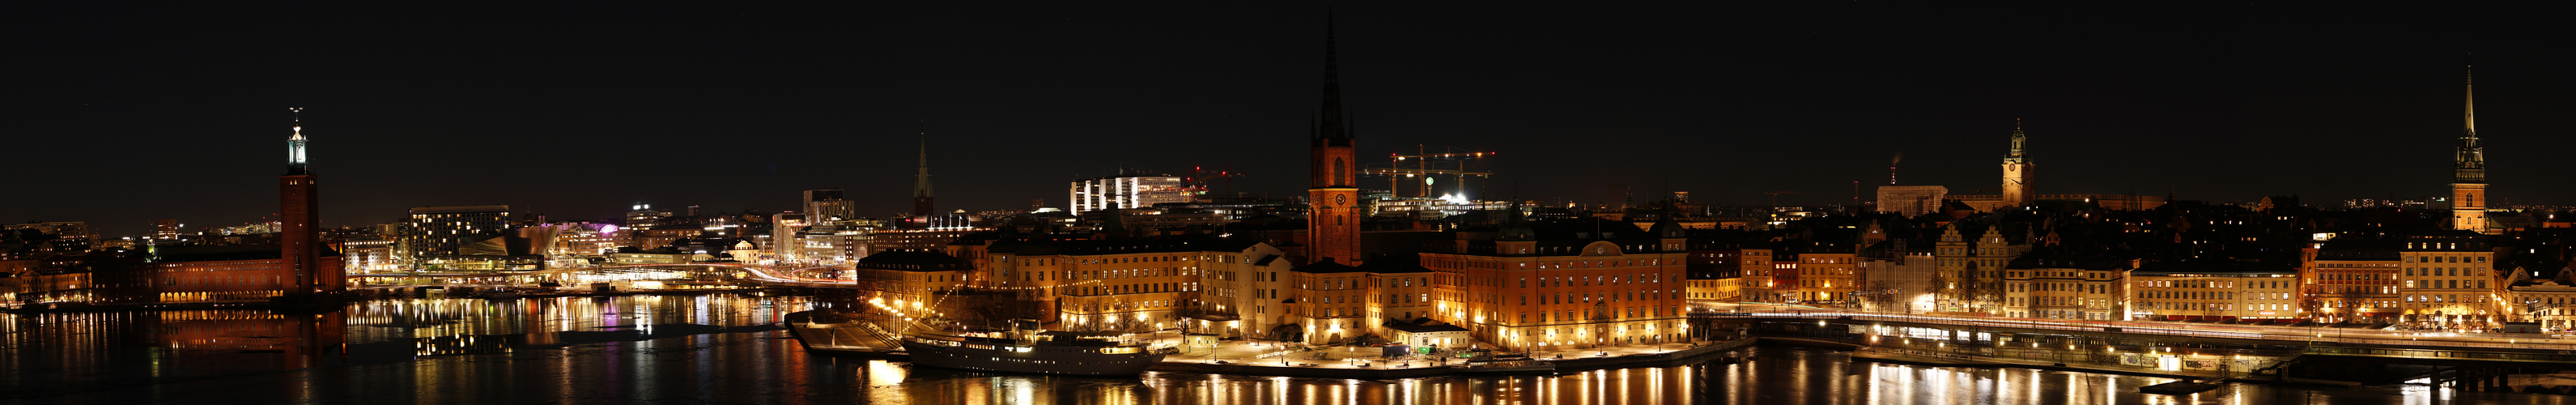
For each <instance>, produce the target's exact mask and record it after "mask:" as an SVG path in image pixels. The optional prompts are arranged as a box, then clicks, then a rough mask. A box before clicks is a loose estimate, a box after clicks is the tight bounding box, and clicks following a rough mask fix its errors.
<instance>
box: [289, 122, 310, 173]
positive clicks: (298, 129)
mask: <svg viewBox="0 0 2576 405" xmlns="http://www.w3.org/2000/svg"><path fill="white" fill-rule="evenodd" d="M286 111H288V112H293V113H295V127H294V131H295V132H294V133H293V134H291V135H287V136H286V174H288V175H298V174H307V171H308V170H310V168H309V167H307V166H306V165H307V162H306V161H305V160H304V158H305V156H304V143H305V139H304V107H287V108H286Z"/></svg>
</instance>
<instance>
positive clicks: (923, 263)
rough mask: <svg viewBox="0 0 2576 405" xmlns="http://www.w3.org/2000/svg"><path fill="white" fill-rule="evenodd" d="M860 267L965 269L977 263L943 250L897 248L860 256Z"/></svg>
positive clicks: (929, 269) (918, 269)
mask: <svg viewBox="0 0 2576 405" xmlns="http://www.w3.org/2000/svg"><path fill="white" fill-rule="evenodd" d="M858 268H862V269H877V270H902V271H964V270H974V269H975V264H974V263H973V262H968V261H966V259H960V258H957V257H955V256H949V255H948V254H947V253H943V252H928V251H912V250H896V251H885V252H877V254H872V255H868V257H863V258H859V264H858Z"/></svg>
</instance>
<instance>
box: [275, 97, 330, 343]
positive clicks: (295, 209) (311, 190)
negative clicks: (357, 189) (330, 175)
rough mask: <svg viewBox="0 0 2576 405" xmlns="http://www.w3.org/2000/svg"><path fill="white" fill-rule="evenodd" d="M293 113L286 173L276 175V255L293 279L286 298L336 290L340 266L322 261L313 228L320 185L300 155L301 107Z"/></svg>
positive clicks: (318, 211)
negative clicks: (277, 203) (293, 130)
mask: <svg viewBox="0 0 2576 405" xmlns="http://www.w3.org/2000/svg"><path fill="white" fill-rule="evenodd" d="M288 110H292V111H294V112H296V113H297V117H296V120H295V121H296V122H295V133H294V135H291V136H288V137H287V138H286V175H284V176H277V186H278V197H279V200H280V201H279V202H280V204H279V208H278V219H277V222H278V225H279V226H278V237H277V239H278V246H277V248H278V258H280V259H283V260H284V262H285V263H284V264H285V265H286V271H287V273H289V274H292V275H294V277H295V280H294V281H295V283H294V284H290V285H288V286H287V288H286V291H285V294H286V296H287V297H289V298H290V299H297V300H309V299H310V298H312V296H313V295H314V293H317V292H336V291H339V290H340V278H341V275H340V274H339V273H340V266H328V265H325V264H324V263H322V249H323V248H324V247H323V246H322V245H321V244H320V243H319V240H320V239H321V238H320V236H321V235H320V234H319V233H318V232H319V231H318V230H316V229H314V224H315V223H316V222H319V221H317V220H316V219H317V218H320V217H321V214H322V205H321V198H320V197H321V189H320V185H318V184H315V183H316V182H317V180H318V179H316V178H315V177H314V176H313V172H312V170H311V168H310V167H309V166H307V163H306V161H305V159H304V148H305V145H304V144H305V139H304V119H303V117H302V115H303V112H304V109H303V108H289V109H288Z"/></svg>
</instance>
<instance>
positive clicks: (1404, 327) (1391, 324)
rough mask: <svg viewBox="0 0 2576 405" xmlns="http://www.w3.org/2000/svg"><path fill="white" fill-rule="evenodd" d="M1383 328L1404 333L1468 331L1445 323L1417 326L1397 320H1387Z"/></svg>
mask: <svg viewBox="0 0 2576 405" xmlns="http://www.w3.org/2000/svg"><path fill="white" fill-rule="evenodd" d="M1424 319H1430V318H1424ZM1381 326H1385V327H1386V328H1387V329H1394V330H1400V331H1404V332H1405V333H1432V332H1466V331H1467V328H1461V327H1458V325H1451V324H1445V323H1443V324H1432V325H1417V324H1414V323H1413V322H1406V321H1403V320H1397V319H1388V320H1386V323H1384V324H1382V325H1381Z"/></svg>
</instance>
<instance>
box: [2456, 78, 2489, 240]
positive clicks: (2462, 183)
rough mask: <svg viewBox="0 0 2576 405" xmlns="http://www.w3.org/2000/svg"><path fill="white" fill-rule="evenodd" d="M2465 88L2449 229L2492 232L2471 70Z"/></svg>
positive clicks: (2476, 98)
mask: <svg viewBox="0 0 2576 405" xmlns="http://www.w3.org/2000/svg"><path fill="white" fill-rule="evenodd" d="M2465 87H2467V91H2468V110H2467V111H2466V112H2465V114H2466V115H2463V116H2462V119H2463V120H2464V121H2463V122H2462V124H2464V126H2463V127H2462V128H2461V130H2460V149H2459V151H2458V152H2455V155H2454V156H2452V164H2451V229H2462V230H2471V231H2478V232H2482V233H2490V234H2492V233H2496V232H2495V230H2493V229H2487V156H2486V149H2485V148H2484V147H2481V146H2478V91H2477V75H2476V74H2475V73H2471V74H2470V75H2469V79H2468V82H2467V83H2466V85H2465Z"/></svg>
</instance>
